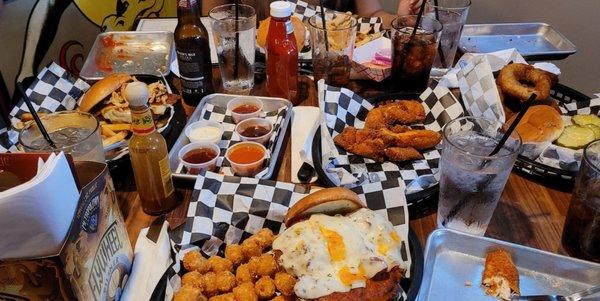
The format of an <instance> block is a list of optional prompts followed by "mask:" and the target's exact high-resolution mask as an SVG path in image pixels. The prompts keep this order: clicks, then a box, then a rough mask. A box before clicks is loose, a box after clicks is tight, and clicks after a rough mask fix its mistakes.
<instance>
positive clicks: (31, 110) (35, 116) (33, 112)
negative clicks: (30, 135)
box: [17, 83, 56, 148]
mask: <svg viewBox="0 0 600 301" xmlns="http://www.w3.org/2000/svg"><path fill="white" fill-rule="evenodd" d="M17 89H18V90H19V93H21V95H23V100H24V101H25V104H26V105H27V108H28V109H29V113H31V116H33V120H35V123H36V124H37V126H38V128H39V129H40V132H41V133H42V136H44V139H46V141H47V142H48V144H50V146H51V147H52V148H56V144H54V141H52V139H51V138H50V135H48V132H47V131H46V128H45V127H44V124H43V123H42V121H41V120H40V116H38V114H37V112H36V110H35V109H34V108H33V105H32V104H31V100H30V99H29V97H27V94H25V89H24V88H23V85H22V84H21V83H17Z"/></svg>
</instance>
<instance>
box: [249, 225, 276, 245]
mask: <svg viewBox="0 0 600 301" xmlns="http://www.w3.org/2000/svg"><path fill="white" fill-rule="evenodd" d="M248 239H250V240H256V241H257V242H258V244H259V245H260V247H261V248H262V249H263V250H264V249H265V248H268V247H270V246H271V245H272V244H273V240H275V235H273V231H271V229H269V228H262V229H260V231H258V232H256V234H254V235H252V236H250V238H248Z"/></svg>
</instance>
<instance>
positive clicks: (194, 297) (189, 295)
mask: <svg viewBox="0 0 600 301" xmlns="http://www.w3.org/2000/svg"><path fill="white" fill-rule="evenodd" d="M205 300H206V297H204V295H202V291H201V290H200V289H199V288H197V287H193V286H189V285H184V286H182V287H181V288H180V289H179V291H177V292H176V293H175V295H174V296H173V301H205Z"/></svg>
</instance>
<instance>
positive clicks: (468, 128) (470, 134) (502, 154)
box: [437, 117, 521, 235]
mask: <svg viewBox="0 0 600 301" xmlns="http://www.w3.org/2000/svg"><path fill="white" fill-rule="evenodd" d="M442 135H443V150H442V157H441V159H440V196H439V201H438V214H437V224H438V227H439V228H450V229H453V230H458V231H462V232H466V233H470V234H474V235H483V234H484V233H485V231H486V229H487V226H488V224H489V222H490V219H491V218H492V214H493V213H494V210H495V209H496V205H497V204H498V201H499V200H500V195H501V194H502V191H503V190H504V185H505V184H506V180H507V179H508V176H509V175H510V171H511V170H512V167H513V165H514V163H515V160H516V159H517V155H518V154H519V153H520V152H521V137H520V136H519V134H517V132H516V131H514V132H513V133H512V134H511V136H510V137H509V138H508V140H507V141H506V143H505V144H504V146H503V147H502V148H501V149H500V151H499V152H498V153H496V154H495V155H492V156H490V153H492V151H493V150H494V148H495V147H496V145H497V144H498V142H499V141H500V139H501V138H502V136H503V135H504V132H503V130H502V123H500V122H497V121H492V120H489V119H485V118H482V117H461V118H458V119H455V120H453V121H451V122H449V123H448V124H446V125H445V126H444V128H443V130H442Z"/></svg>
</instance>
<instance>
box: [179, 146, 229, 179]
mask: <svg viewBox="0 0 600 301" xmlns="http://www.w3.org/2000/svg"><path fill="white" fill-rule="evenodd" d="M220 153H221V149H220V148H219V146H218V145H216V144H214V143H211V142H193V143H190V144H188V145H186V146H184V147H182V148H181V149H180V150H179V153H178V155H177V156H178V157H179V161H180V162H181V163H182V164H183V165H184V166H185V167H186V168H187V169H188V172H189V173H190V174H192V175H197V174H198V173H200V172H201V171H205V170H208V171H214V170H215V167H216V166H217V159H218V158H219V154H220Z"/></svg>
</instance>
